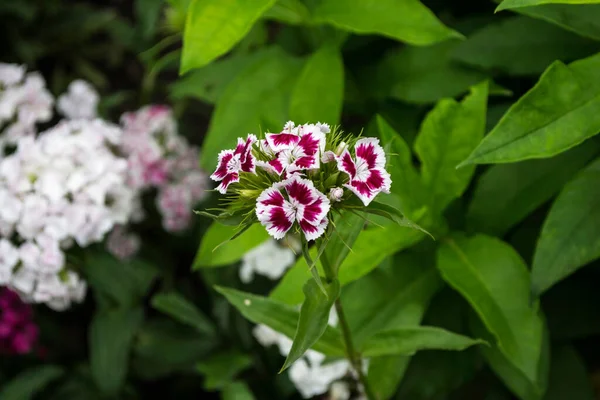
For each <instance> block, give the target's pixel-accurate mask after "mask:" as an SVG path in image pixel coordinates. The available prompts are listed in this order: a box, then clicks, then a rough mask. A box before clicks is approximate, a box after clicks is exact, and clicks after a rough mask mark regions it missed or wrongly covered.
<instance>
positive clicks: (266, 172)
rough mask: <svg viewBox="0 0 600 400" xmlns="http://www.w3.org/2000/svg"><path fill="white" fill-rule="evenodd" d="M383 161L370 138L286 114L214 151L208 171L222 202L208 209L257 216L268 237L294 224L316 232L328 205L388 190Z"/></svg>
mask: <svg viewBox="0 0 600 400" xmlns="http://www.w3.org/2000/svg"><path fill="white" fill-rule="evenodd" d="M351 149H352V150H353V151H352V152H351ZM385 164H386V156H385V152H384V150H383V148H382V147H381V146H380V144H379V140H378V139H376V138H359V139H356V138H353V137H352V136H346V137H345V138H344V137H343V136H342V134H341V133H339V132H331V131H330V128H329V125H327V124H322V123H316V124H304V125H298V126H296V125H295V124H294V122H291V121H290V122H288V123H286V124H285V126H284V127H283V129H282V131H281V132H279V133H266V134H265V137H264V139H260V140H259V139H258V138H257V137H256V136H255V135H252V134H249V135H248V136H247V138H245V139H244V138H239V139H238V144H237V147H236V148H235V149H232V150H224V151H222V152H221V153H220V154H219V158H218V165H217V168H216V170H215V172H214V173H213V174H212V175H211V178H212V179H213V180H215V181H217V182H219V185H218V186H217V190H218V191H219V192H220V193H222V194H226V196H227V197H226V200H225V204H226V205H227V208H226V209H224V210H221V213H220V214H219V215H217V216H214V215H213V217H214V218H215V219H217V220H224V219H235V218H238V219H239V220H240V224H241V225H242V226H247V225H248V224H250V223H252V222H254V221H259V222H260V223H261V224H262V225H263V226H264V227H265V228H266V230H267V231H268V232H269V234H270V235H271V236H272V237H274V238H275V239H281V238H283V237H284V236H285V235H286V234H287V233H288V232H290V230H294V229H295V230H298V231H300V232H301V233H302V235H303V236H304V238H305V240H306V241H311V240H316V239H317V238H319V237H321V236H322V235H323V234H324V232H325V230H326V229H327V227H328V226H329V224H330V222H329V221H330V213H331V212H332V211H335V210H340V209H344V208H352V209H359V208H365V207H367V206H369V205H370V204H371V202H372V201H373V199H374V198H375V197H376V196H377V195H378V194H379V193H382V192H383V193H389V192H390V186H391V183H392V181H391V178H390V174H389V173H388V172H387V171H386V169H385ZM356 198H358V199H359V200H360V201H361V202H362V205H361V204H360V203H357V202H356V201H355V199H356Z"/></svg>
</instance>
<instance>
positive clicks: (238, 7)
mask: <svg viewBox="0 0 600 400" xmlns="http://www.w3.org/2000/svg"><path fill="white" fill-rule="evenodd" d="M274 3H275V0H192V2H191V4H190V6H189V7H188V10H187V17H186V22H185V30H184V33H183V54H182V57H181V73H182V74H183V73H185V72H187V71H189V70H191V69H193V68H199V67H202V66H204V65H206V64H208V63H209V62H211V61H212V60H214V59H215V58H217V57H219V56H221V55H223V54H225V53H226V52H227V51H229V50H230V49H231V48H232V47H233V46H234V45H235V44H236V43H238V42H239V41H240V40H242V38H243V37H244V36H245V35H246V34H247V33H248V32H249V31H250V29H251V28H252V25H254V22H255V21H256V20H257V19H258V18H260V16H261V15H262V14H263V13H264V12H265V11H267V10H268V9H269V8H270V7H271V6H272V5H273V4H274Z"/></svg>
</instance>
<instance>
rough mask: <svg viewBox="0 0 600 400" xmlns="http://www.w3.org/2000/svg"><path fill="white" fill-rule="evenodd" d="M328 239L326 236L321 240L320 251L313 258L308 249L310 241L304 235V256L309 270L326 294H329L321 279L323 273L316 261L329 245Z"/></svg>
mask: <svg viewBox="0 0 600 400" xmlns="http://www.w3.org/2000/svg"><path fill="white" fill-rule="evenodd" d="M327 241H328V240H327V238H326V237H325V238H324V239H323V241H322V242H321V245H320V246H319V247H318V251H317V252H316V253H315V256H314V259H313V256H311V254H310V253H311V252H310V250H309V249H308V241H307V240H306V239H305V238H304V237H302V256H303V257H304V260H305V261H306V265H307V266H308V271H309V272H310V274H311V275H312V277H313V279H314V282H315V283H316V284H317V286H318V287H319V289H320V290H321V293H322V294H323V295H325V296H327V289H325V286H324V285H323V281H322V280H321V275H320V274H319V270H318V269H317V267H316V263H317V260H320V259H321V255H322V254H323V251H324V250H325V247H326V246H327ZM315 249H316V248H315Z"/></svg>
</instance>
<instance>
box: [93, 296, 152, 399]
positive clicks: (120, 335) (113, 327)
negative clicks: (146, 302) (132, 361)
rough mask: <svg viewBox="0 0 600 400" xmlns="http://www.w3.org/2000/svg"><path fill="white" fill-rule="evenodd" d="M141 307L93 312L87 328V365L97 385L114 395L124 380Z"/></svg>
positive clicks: (140, 321)
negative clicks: (88, 357)
mask: <svg viewBox="0 0 600 400" xmlns="http://www.w3.org/2000/svg"><path fill="white" fill-rule="evenodd" d="M143 318H144V314H143V311H142V309H141V308H134V309H116V310H111V311H107V312H101V313H99V314H96V315H95V316H94V318H93V319H92V323H91V325H90V330H89V346H90V366H91V371H92V377H93V378H94V381H95V382H96V385H98V388H99V389H100V390H101V391H102V392H104V393H106V394H113V395H114V394H116V393H117V392H118V391H119V389H120V388H121V387H122V386H123V384H124V383H125V378H126V376H127V369H128V364H129V353H130V348H131V344H132V341H133V337H134V335H135V333H136V332H137V330H138V328H139V327H140V325H141V324H142V320H143Z"/></svg>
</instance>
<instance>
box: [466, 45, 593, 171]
mask: <svg viewBox="0 0 600 400" xmlns="http://www.w3.org/2000/svg"><path fill="white" fill-rule="evenodd" d="M599 131H600V54H597V55H595V56H592V57H589V58H586V59H583V60H579V61H575V62H573V63H571V64H569V65H568V66H566V65H564V64H563V63H561V62H560V61H557V62H555V63H553V64H552V65H551V66H550V67H549V68H548V69H547V70H546V72H544V74H543V75H542V77H541V78H540V80H539V82H538V83H537V84H536V85H535V86H534V87H533V89H531V90H530V91H529V92H527V93H526V94H525V95H524V96H523V97H521V98H520V99H519V100H518V101H517V102H516V103H515V104H514V105H513V106H512V107H511V108H510V109H509V110H508V112H507V113H506V114H505V115H504V117H502V119H501V120H500V122H498V125H496V126H495V127H494V129H492V131H491V132H490V133H489V134H488V135H487V136H486V137H485V138H484V139H483V140H482V141H481V143H480V144H479V146H477V148H476V149H475V150H474V151H473V152H472V153H471V155H469V157H468V158H467V159H466V160H465V161H463V162H462V163H461V164H460V165H461V166H463V165H468V164H490V163H506V162H515V161H520V160H525V159H530V158H546V157H551V156H553V155H555V154H558V153H560V152H562V151H565V150H567V149H569V148H571V147H573V146H575V145H577V144H579V143H581V142H583V141H584V140H585V139H587V138H589V137H590V136H593V135H595V134H597V133H598V132H599Z"/></svg>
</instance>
